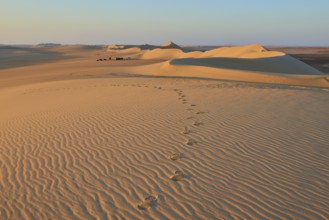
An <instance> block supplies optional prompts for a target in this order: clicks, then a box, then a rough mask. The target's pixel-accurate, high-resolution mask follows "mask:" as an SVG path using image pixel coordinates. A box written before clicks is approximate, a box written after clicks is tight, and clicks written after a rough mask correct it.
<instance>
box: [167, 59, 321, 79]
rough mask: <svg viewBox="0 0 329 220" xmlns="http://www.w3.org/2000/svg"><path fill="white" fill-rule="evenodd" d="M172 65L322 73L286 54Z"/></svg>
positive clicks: (304, 73)
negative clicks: (271, 56)
mask: <svg viewBox="0 0 329 220" xmlns="http://www.w3.org/2000/svg"><path fill="white" fill-rule="evenodd" d="M170 64H172V65H178V66H179V65H186V66H203V67H212V68H221V69H231V70H241V71H251V72H261V73H262V72H263V73H264V72H265V73H278V74H299V75H323V74H322V73H321V72H320V71H318V70H316V69H314V68H313V67H311V66H309V65H306V64H304V63H302V62H300V61H298V60H296V59H294V58H292V57H290V56H288V55H285V56H279V57H273V58H258V59H243V58H225V57H222V58H219V57H216V58H195V59H193V58H192V59H174V60H171V61H170Z"/></svg>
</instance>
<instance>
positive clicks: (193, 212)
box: [0, 43, 329, 219]
mask: <svg viewBox="0 0 329 220" xmlns="http://www.w3.org/2000/svg"><path fill="white" fill-rule="evenodd" d="M166 45H167V46H168V45H169V46H173V45H171V44H170V43H169V44H166ZM166 45H163V46H161V47H165V46H166ZM45 50H49V51H57V52H58V53H62V55H63V56H74V58H72V57H71V58H70V59H65V60H61V59H57V60H55V61H52V62H48V63H44V62H41V63H40V62H39V63H38V61H37V60H36V61H35V64H34V65H31V66H24V67H22V66H20V65H18V66H16V67H12V68H8V69H2V70H0V77H1V81H0V103H2V108H1V109H0V137H1V138H0V170H1V172H0V192H1V195H0V219H328V218H329V214H328V213H329V208H328V207H329V199H328V198H329V191H328V185H329V164H328V161H329V148H328V146H329V139H328V136H329V117H328V116H329V115H328V108H329V91H328V83H329V82H328V80H326V77H327V75H323V74H322V73H320V72H318V71H316V70H315V69H313V68H311V67H309V66H307V65H306V64H303V63H302V62H299V61H296V60H295V59H293V58H292V57H289V56H288V55H282V54H277V53H275V52H274V53H273V54H272V55H271V56H270V57H269V56H268V52H267V51H266V50H265V49H264V50H263V49H262V47H260V46H257V45H256V46H255V45H251V46H246V47H240V49H239V48H231V49H222V50H221V49H215V50H214V51H211V52H210V51H208V52H201V51H194V52H185V51H184V50H181V49H179V48H168V49H165V48H155V49H142V48H140V47H136V46H131V47H123V48H115V49H108V48H107V47H98V48H97V47H84V46H59V47H51V48H47V49H46V48H45ZM224 50H225V51H226V50H231V52H230V53H229V52H227V51H226V52H227V53H226V56H227V57H221V56H220V54H222V55H223V54H224V52H223V51H224ZM269 53H271V51H269ZM205 54H208V55H206V56H205ZM255 54H257V56H256V57H257V58H255V57H254V56H255ZM26 55H28V54H26ZM263 55H264V56H263ZM109 56H130V57H135V58H134V59H132V60H122V61H114V60H110V61H109V60H106V61H102V62H99V61H96V60H97V59H98V58H100V57H103V58H108V57H109ZM197 78H202V79H197ZM209 79H212V80H209ZM213 79H216V80H213ZM218 79H221V80H223V79H225V80H235V81H236V82H229V81H221V80H218ZM237 81H240V82H237ZM241 81H248V82H249V83H244V82H241ZM265 83H269V84H265ZM278 84H280V85H278ZM281 84H287V85H281ZM291 85H303V86H305V87H303V88H299V87H296V86H291ZM312 87H323V88H312Z"/></svg>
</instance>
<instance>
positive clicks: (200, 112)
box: [195, 111, 205, 115]
mask: <svg viewBox="0 0 329 220" xmlns="http://www.w3.org/2000/svg"><path fill="white" fill-rule="evenodd" d="M204 113H205V112H202V111H197V112H196V113H195V114H197V115H201V114H204Z"/></svg>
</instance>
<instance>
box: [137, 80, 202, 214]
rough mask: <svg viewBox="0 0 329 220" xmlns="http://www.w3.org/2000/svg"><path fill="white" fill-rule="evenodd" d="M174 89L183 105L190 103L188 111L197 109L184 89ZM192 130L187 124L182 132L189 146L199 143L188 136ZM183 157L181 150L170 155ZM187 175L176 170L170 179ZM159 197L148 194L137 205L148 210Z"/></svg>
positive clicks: (189, 118)
mask: <svg viewBox="0 0 329 220" xmlns="http://www.w3.org/2000/svg"><path fill="white" fill-rule="evenodd" d="M154 88H155V89H161V87H156V86H155V87H154ZM174 91H175V92H176V93H177V95H178V100H180V101H181V103H182V104H183V105H189V106H188V107H187V109H186V110H187V111H189V112H193V111H195V109H194V107H196V105H195V104H189V102H188V100H187V98H186V95H185V94H184V93H183V91H182V90H179V89H174ZM193 113H194V114H196V115H200V114H205V113H206V112H203V111H196V112H193ZM187 120H193V122H192V127H198V126H200V125H202V122H201V121H199V120H197V119H196V118H195V117H193V116H190V117H188V118H187ZM191 132H192V130H191V126H185V127H184V128H183V129H182V132H181V133H182V134H183V135H184V136H185V137H186V139H187V140H186V142H185V144H186V145H187V146H193V145H194V144H197V141H196V140H194V139H191V138H188V134H190V133H191ZM182 158H183V155H182V153H180V152H174V153H172V154H171V155H169V159H170V160H171V161H173V162H174V161H178V160H180V159H182ZM185 177H186V175H185V174H184V172H183V171H181V170H175V171H174V173H173V174H172V175H171V176H170V179H171V180H172V181H175V182H177V181H181V180H183V179H184V178H185ZM157 199H158V196H153V195H148V196H146V197H145V198H144V200H143V201H141V203H140V204H138V206H137V207H138V209H140V210H147V209H149V208H151V207H152V206H154V205H155V204H156V202H157Z"/></svg>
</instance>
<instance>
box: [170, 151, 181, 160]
mask: <svg viewBox="0 0 329 220" xmlns="http://www.w3.org/2000/svg"><path fill="white" fill-rule="evenodd" d="M180 158H181V154H180V153H178V152H176V153H173V154H172V155H170V156H169V159H170V160H173V161H175V160H179V159H180Z"/></svg>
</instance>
